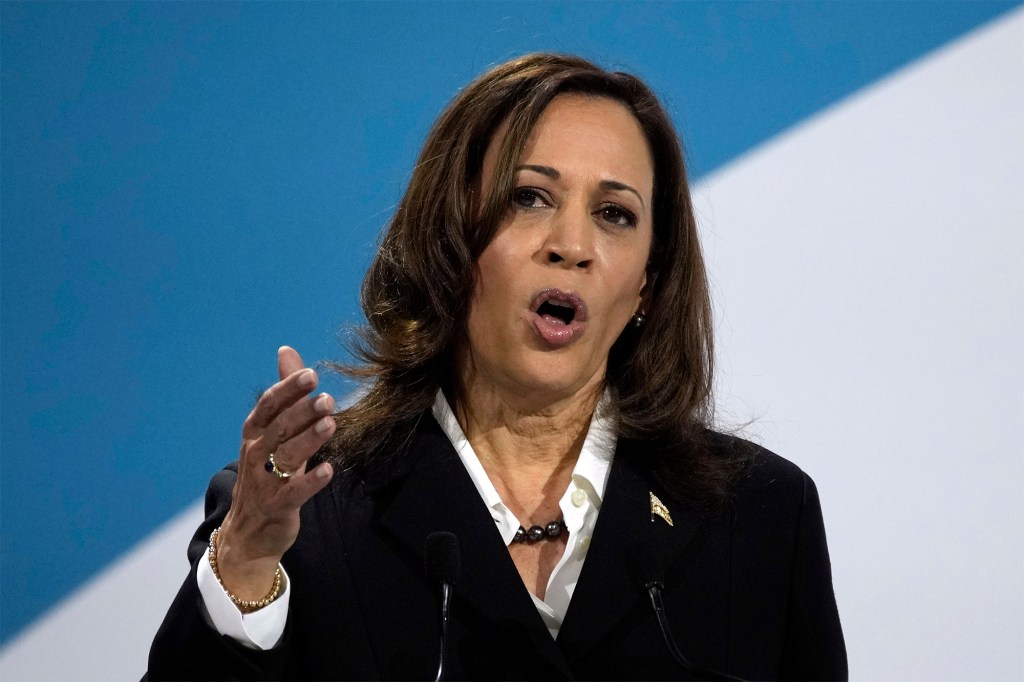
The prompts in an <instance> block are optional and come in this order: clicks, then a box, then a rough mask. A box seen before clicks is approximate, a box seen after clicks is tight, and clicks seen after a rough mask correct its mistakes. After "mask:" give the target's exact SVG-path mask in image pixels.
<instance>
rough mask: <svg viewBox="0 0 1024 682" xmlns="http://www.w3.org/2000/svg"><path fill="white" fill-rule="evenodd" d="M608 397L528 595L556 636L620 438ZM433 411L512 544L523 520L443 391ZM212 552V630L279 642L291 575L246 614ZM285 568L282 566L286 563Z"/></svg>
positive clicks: (202, 573)
mask: <svg viewBox="0 0 1024 682" xmlns="http://www.w3.org/2000/svg"><path fill="white" fill-rule="evenodd" d="M607 401H608V396H607V394H606V395H605V397H604V398H603V399H602V400H601V402H600V403H599V404H598V406H597V409H596V410H595V411H594V416H593V418H592V419H591V420H590V428H589V429H588V430H587V436H586V438H585V439H584V440H583V448H582V450H581V451H580V456H579V459H578V460H577V461H576V466H575V467H574V468H573V470H572V477H571V479H570V481H569V487H568V488H566V490H565V493H564V494H563V495H562V498H561V499H560V500H559V502H558V506H559V509H561V512H562V518H563V519H564V521H565V526H566V529H567V530H568V531H569V543H568V545H566V548H565V552H563V553H562V557H561V559H559V560H558V563H557V564H556V565H555V568H554V570H553V571H551V576H550V577H549V578H548V584H547V588H546V590H545V593H544V599H540V598H538V597H537V596H536V595H533V594H532V593H531V595H530V596H531V597H533V603H534V606H536V607H537V612H538V613H539V614H540V616H541V618H542V619H543V620H544V624H545V625H546V626H547V628H548V632H550V633H551V637H552V638H555V637H558V630H559V628H560V627H561V625H562V620H563V619H564V618H565V614H566V612H567V611H568V609H569V601H570V600H571V599H572V594H573V591H574V590H575V589H576V583H577V581H578V580H579V578H580V572H581V571H582V570H583V561H584V559H586V557H587V550H588V549H589V547H590V538H591V536H592V535H593V533H594V527H595V526H596V524H597V514H598V512H599V511H600V509H601V501H602V499H603V497H604V493H605V487H606V486H607V484H608V475H609V473H610V472H611V464H612V457H613V455H614V453H615V443H616V438H615V431H614V429H613V428H612V425H611V421H610V420H609V419H608V418H607V417H606V416H605V414H604V412H605V410H604V407H605V406H606V405H607ZM433 414H434V418H435V419H436V420H437V423H438V424H440V425H441V428H442V429H443V430H444V432H445V435H447V436H448V440H450V441H451V443H452V447H454V448H455V452H456V453H458V455H459V459H460V460H462V464H463V466H465V467H466V471H468V472H469V476H470V478H471V479H472V480H473V485H474V486H476V490H477V492H478V493H479V494H480V498H481V499H482V500H483V502H484V504H485V505H486V507H487V509H488V511H490V513H491V518H493V519H494V524H495V529H496V530H497V532H498V533H499V535H500V536H501V539H502V542H504V543H505V545H510V544H512V538H513V537H514V536H515V534H516V531H517V530H518V529H519V526H520V525H523V524H521V523H520V521H519V519H517V518H516V516H515V514H513V513H512V511H511V510H509V508H508V507H506V506H505V503H504V502H502V500H501V497H500V496H499V495H498V491H497V490H496V489H495V487H494V484H493V483H492V482H491V479H490V478H488V476H487V472H485V471H484V468H483V465H482V464H481V463H480V458H479V457H477V454H476V452H475V451H474V450H473V446H472V445H470V443H469V440H468V439H467V438H466V436H465V434H464V433H463V432H462V427H461V426H459V422H458V420H457V419H456V418H455V414H454V413H453V412H452V410H451V407H449V406H448V401H447V400H445V397H444V394H443V393H442V392H441V391H438V392H437V397H436V398H435V399H434V408H433ZM209 552H210V550H209V548H207V550H206V553H205V554H203V558H202V559H201V560H200V561H199V567H198V569H197V571H196V580H197V582H198V583H199V592H200V594H201V595H202V597H203V604H204V605H205V607H206V611H207V615H208V616H209V618H210V622H211V624H212V626H213V627H214V629H216V630H217V631H218V632H219V633H221V634H222V635H228V636H229V637H232V638H233V639H235V640H236V641H237V642H239V643H240V644H243V645H244V646H248V647H250V648H253V649H270V648H273V647H274V646H276V645H277V643H278V642H279V641H280V639H281V636H282V635H283V634H284V628H285V625H286V624H287V619H288V603H289V600H290V597H291V590H290V589H289V584H290V581H289V580H288V576H287V574H285V576H284V587H283V588H282V590H281V594H280V596H279V597H278V598H277V599H276V600H274V601H273V602H272V603H270V604H269V605H267V606H265V607H263V608H262V609H260V610H259V611H254V612H252V613H245V614H243V613H242V612H241V611H239V610H238V609H237V608H236V607H235V605H234V604H233V603H232V602H231V599H229V598H228V596H227V594H226V593H225V591H224V589H223V588H222V587H221V585H220V583H219V582H218V581H217V578H216V577H215V576H214V575H213V571H212V569H211V568H210V557H209ZM281 570H282V572H283V571H284V569H283V568H282V569H281Z"/></svg>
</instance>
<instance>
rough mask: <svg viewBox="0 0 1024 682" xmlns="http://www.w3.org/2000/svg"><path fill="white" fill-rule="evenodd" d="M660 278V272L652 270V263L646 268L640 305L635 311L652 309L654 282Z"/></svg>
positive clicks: (641, 288)
mask: <svg viewBox="0 0 1024 682" xmlns="http://www.w3.org/2000/svg"><path fill="white" fill-rule="evenodd" d="M657 280H658V272H657V271H656V270H652V269H651V268H650V265H648V267H647V269H646V270H644V281H643V284H642V285H641V287H640V305H639V306H638V307H637V309H636V310H635V311H634V312H640V311H641V310H642V311H644V312H648V311H649V310H650V309H651V301H652V292H653V291H654V283H655V282H656V281H657Z"/></svg>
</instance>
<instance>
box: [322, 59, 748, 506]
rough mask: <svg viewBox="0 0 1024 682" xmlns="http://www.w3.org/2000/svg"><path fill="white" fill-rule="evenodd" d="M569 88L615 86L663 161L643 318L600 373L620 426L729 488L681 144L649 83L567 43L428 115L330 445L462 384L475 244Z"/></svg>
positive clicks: (344, 453)
mask: <svg viewBox="0 0 1024 682" xmlns="http://www.w3.org/2000/svg"><path fill="white" fill-rule="evenodd" d="M563 93H575V94H583V95H587V96H594V97H607V98H610V99H613V100H615V101H617V102H620V103H622V104H623V105H625V106H626V107H627V108H628V109H629V110H630V111H631V112H632V113H633V115H634V116H635V117H636V119H637V121H639V123H640V126H641V128H642V129H643V132H644V134H645V136H646V137H647V141H648V144H649V148H650V152H651V154H652V156H653V161H654V202H653V203H654V210H653V217H654V240H653V244H652V248H651V257H650V262H649V264H648V286H647V292H646V295H645V303H644V308H645V313H646V323H645V324H643V325H642V326H641V327H639V328H634V327H632V326H629V327H627V328H626V330H625V331H623V332H622V334H621V336H620V337H619V339H618V340H617V341H616V342H615V344H614V346H613V347H612V349H611V352H610V355H609V360H608V371H607V378H606V382H607V385H608V386H609V387H610V388H611V389H612V391H611V395H612V399H613V400H612V410H613V412H612V414H613V416H614V418H615V420H616V423H617V428H618V433H619V436H620V437H622V438H634V439H643V440H646V441H648V442H649V443H651V447H649V448H647V450H648V451H650V452H651V453H652V454H651V458H652V467H653V468H654V469H655V470H656V471H658V472H659V473H660V474H661V477H662V479H663V481H664V482H665V483H666V484H667V485H669V486H670V487H671V488H673V489H675V490H676V491H678V492H680V493H682V494H685V495H687V496H689V497H691V498H692V497H694V496H696V497H699V498H704V499H710V498H720V497H721V496H722V493H724V492H725V490H726V487H727V484H728V482H729V480H730V479H731V478H732V476H733V475H734V474H735V472H736V470H737V462H736V461H734V460H733V459H730V458H724V457H722V456H716V455H715V454H713V452H712V449H711V448H710V447H709V446H708V444H707V441H708V439H707V434H708V428H709V426H710V420H711V417H712V402H711V386H712V361H713V351H712V342H713V340H712V327H711V303H710V300H709V295H708V285H707V278H706V274H705V270H704V260H703V257H702V254H701V248H700V243H699V241H698V237H697V226H696V221H695V219H694V215H693V207H692V204H691V200H690V192H689V187H688V184H687V177H686V168H685V164H684V161H683V154H682V149H681V145H680V142H679V139H678V137H677V136H676V133H675V129H674V128H673V125H672V122H671V120H670V119H669V117H668V115H667V113H666V112H665V109H664V108H663V107H662V105H661V103H660V102H659V101H658V99H657V97H656V96H655V95H654V93H653V92H652V91H651V89H650V88H649V87H648V86H647V85H646V84H645V83H643V82H642V81H641V80H640V79H638V78H636V77H635V76H632V75H630V74H627V73H621V72H614V73H613V72H608V71H605V70H603V69H601V68H600V67H598V66H596V65H595V64H592V63H591V62H589V61H586V60H584V59H581V58H579V57H574V56H565V55H555V54H530V55H526V56H523V57H520V58H518V59H514V60H512V61H510V62H507V63H505V64H501V65H499V66H497V67H494V68H493V69H491V70H489V71H487V72H486V73H484V74H483V75H482V76H480V77H479V78H478V79H477V80H475V81H474V82H472V83H471V84H470V85H469V86H467V87H466V88H465V89H464V90H463V91H462V92H460V93H459V95H458V96H456V97H455V99H454V100H453V101H452V102H451V103H450V104H449V105H448V107H447V108H446V109H445V111H444V112H443V113H442V114H441V117H440V118H439V119H438V121H437V122H436V123H435V124H434V127H433V128H432V129H431V131H430V134H429V135H428V137H427V140H426V143H425V144H424V146H423V150H422V152H421V154H420V157H419V159H418V161H417V163H416V167H415V168H414V170H413V173H412V178H411V180H410V182H409V188H408V190H407V191H406V193H405V196H404V197H403V198H402V201H401V202H400V203H399V205H398V208H397V210H396V212H395V215H394V218H393V219H392V220H391V223H390V226H389V227H388V230H387V232H386V234H385V235H384V238H383V240H382V242H381V245H380V249H379V251H378V252H377V255H376V257H375V259H374V261H373V264H372V265H371V266H370V269H369V271H368V272H367V274H366V279H365V280H364V282H363V289H362V307H363V312H364V313H365V315H366V320H367V324H366V325H365V327H363V328H362V329H361V330H360V331H359V333H358V336H357V342H356V343H355V344H354V348H353V351H354V353H355V355H356V357H357V358H359V360H361V361H362V363H361V364H359V365H352V366H344V365H334V366H333V367H334V368H335V369H338V370H339V371H342V372H344V373H345V374H347V375H349V376H353V377H356V378H358V379H362V380H364V381H365V382H366V386H365V392H364V393H363V394H362V397H361V398H360V399H359V400H358V401H357V402H356V403H355V404H354V405H352V406H351V407H349V408H347V409H345V410H343V411H342V412H340V413H339V414H338V415H337V421H338V427H339V428H338V430H337V433H336V435H335V438H334V439H333V440H332V442H331V443H330V444H329V445H328V447H327V449H326V450H325V452H324V453H323V454H324V456H325V457H326V458H327V459H330V460H332V461H334V462H335V463H336V464H338V465H341V466H346V465H351V464H354V463H356V462H358V461H360V460H362V459H365V458H366V457H370V456H373V455H374V453H375V452H377V451H378V450H380V449H381V447H382V446H384V445H385V444H387V445H389V446H390V447H393V446H394V445H395V441H396V440H398V439H404V438H406V437H407V436H408V435H409V434H410V433H411V430H412V428H413V427H414V426H415V423H416V420H417V419H418V418H419V417H420V416H421V415H422V414H423V413H424V412H425V411H426V410H427V409H429V408H430V406H431V404H432V403H433V400H434V396H435V394H436V393H437V390H438V389H439V388H442V387H443V388H444V389H445V390H446V393H448V395H453V393H452V392H451V391H457V386H454V385H453V384H452V383H451V382H452V378H453V377H454V376H455V374H456V366H455V360H456V358H455V353H456V349H457V347H458V342H459V341H460V340H461V339H463V338H465V329H466V319H467V316H468V306H469V301H470V299H471V296H472V293H473V289H474V284H475V276H476V260H477V258H478V257H479V255H480V253H481V252H482V251H483V250H484V248H485V247H486V246H487V244H488V243H489V242H490V240H491V239H492V237H493V236H494V233H495V230H496V229H497V227H498V225H499V224H500V222H501V220H502V218H503V217H504V216H505V215H506V213H507V211H508V210H509V204H510V197H511V196H512V191H513V189H514V188H513V179H514V170H513V169H514V166H515V164H516V161H517V159H518V157H519V155H520V154H521V152H522V150H523V148H524V146H525V144H526V141H527V138H528V137H529V134H530V132H531V130H532V128H533V126H534V124H535V123H536V121H537V119H538V118H539V116H540V114H541V113H542V112H543V111H544V109H545V107H547V106H548V104H549V103H550V102H551V101H552V99H554V98H555V97H556V96H557V95H559V94H563ZM506 120H507V121H508V128H507V134H506V135H505V138H504V140H503V141H502V142H501V145H500V151H499V155H498V165H497V171H496V175H495V180H494V183H493V187H492V188H491V191H490V193H489V195H488V196H483V197H481V196H478V195H477V194H475V190H476V188H479V187H480V183H479V180H480V174H481V168H482V164H483V158H484V152H485V151H486V149H487V147H488V144H489V143H490V141H491V139H492V137H493V136H494V133H495V131H496V130H497V129H498V127H499V125H501V124H502V122H504V121H506Z"/></svg>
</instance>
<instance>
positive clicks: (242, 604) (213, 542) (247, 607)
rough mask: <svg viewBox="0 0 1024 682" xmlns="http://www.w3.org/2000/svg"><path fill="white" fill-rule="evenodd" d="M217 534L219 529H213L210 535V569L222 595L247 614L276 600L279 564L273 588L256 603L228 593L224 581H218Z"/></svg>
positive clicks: (278, 583)
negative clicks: (222, 592) (222, 591)
mask: <svg viewBox="0 0 1024 682" xmlns="http://www.w3.org/2000/svg"><path fill="white" fill-rule="evenodd" d="M219 534H220V527H217V528H214V529H213V532H212V533H210V568H211V569H212V570H213V577H215V578H216V579H217V582H219V583H220V586H221V589H223V590H224V594H226V595H228V599H230V600H231V603H233V604H234V605H235V606H237V607H238V608H239V609H241V610H242V611H244V612H246V613H248V612H250V611H256V610H258V609H262V608H263V607H264V606H266V605H267V604H269V603H270V602H272V601H274V600H275V599H277V597H278V595H280V594H281V564H278V565H277V569H275V570H274V586H273V587H272V588H270V593H269V594H267V596H266V597H264V598H263V599H260V600H258V601H252V600H249V599H239V598H238V597H236V596H235V595H233V594H231V592H230V591H228V588H227V586H225V585H224V581H223V580H221V579H220V572H219V571H218V570H217V536H218V535H219Z"/></svg>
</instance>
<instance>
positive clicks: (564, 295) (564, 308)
mask: <svg viewBox="0 0 1024 682" xmlns="http://www.w3.org/2000/svg"><path fill="white" fill-rule="evenodd" d="M530 310H532V311H533V312H534V314H535V315H536V317H534V318H533V319H534V328H535V329H536V331H537V333H538V334H540V336H541V338H542V339H543V340H544V341H545V342H547V343H548V344H549V345H552V346H564V345H566V344H568V343H571V342H572V341H573V340H574V339H576V338H578V337H579V336H580V335H581V334H582V333H583V330H584V328H585V327H586V321H587V306H586V304H585V303H584V302H583V299H582V298H580V297H579V296H578V295H577V294H574V293H573V292H571V291H562V290H561V289H544V290H543V291H540V292H538V293H537V295H536V296H534V298H533V305H531V306H530Z"/></svg>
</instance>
